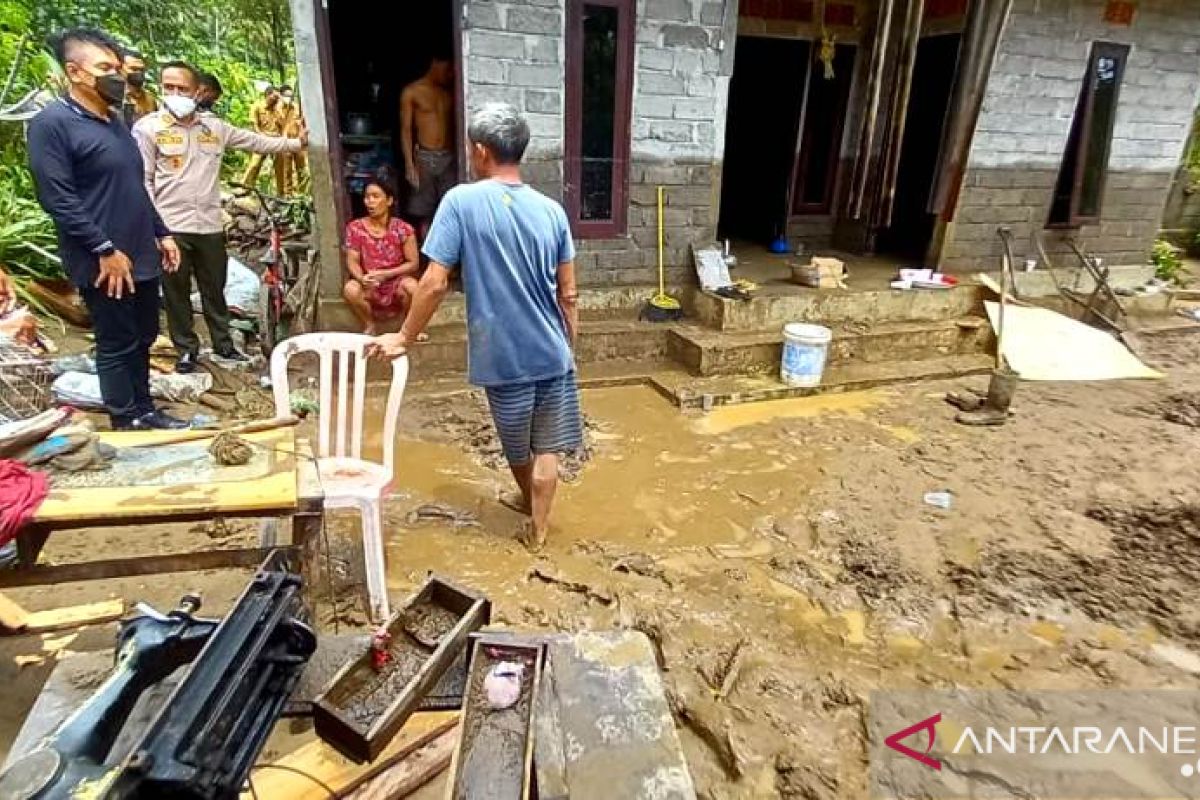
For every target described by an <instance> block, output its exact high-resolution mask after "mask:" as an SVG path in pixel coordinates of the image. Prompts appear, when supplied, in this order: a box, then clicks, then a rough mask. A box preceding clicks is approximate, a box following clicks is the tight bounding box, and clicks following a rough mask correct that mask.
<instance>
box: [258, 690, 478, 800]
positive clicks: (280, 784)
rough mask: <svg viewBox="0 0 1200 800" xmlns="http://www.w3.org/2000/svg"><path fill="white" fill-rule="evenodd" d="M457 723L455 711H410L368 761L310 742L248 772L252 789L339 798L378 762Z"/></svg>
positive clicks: (292, 797) (298, 797)
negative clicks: (415, 712) (331, 795)
mask: <svg viewBox="0 0 1200 800" xmlns="http://www.w3.org/2000/svg"><path fill="white" fill-rule="evenodd" d="M457 724H458V712H457V711H427V712H421V713H418V714H413V715H412V716H411V717H409V719H408V723H407V724H405V726H404V728H403V729H402V730H401V731H400V733H399V734H397V735H396V737H395V738H394V739H392V741H391V743H390V744H388V746H387V748H386V749H385V750H384V751H383V752H382V753H380V754H379V758H377V759H376V760H375V762H374V763H370V764H356V763H354V762H353V761H351V760H350V759H348V758H346V757H345V756H343V755H342V754H340V753H339V752H338V751H337V750H335V749H334V748H333V747H331V746H330V745H327V744H325V742H322V741H320V740H316V741H312V742H309V743H308V744H306V745H303V746H302V747H300V748H299V749H297V750H295V751H293V752H292V753H289V754H288V755H286V756H284V757H283V758H281V759H279V760H278V761H274V762H272V763H270V764H260V765H258V766H257V767H255V769H254V772H252V773H251V777H252V778H253V780H254V791H255V792H257V794H258V796H259V797H264V798H265V797H286V798H288V800H327V798H328V797H329V791H328V790H329V789H332V790H333V791H334V792H335V793H336V794H337V796H339V797H340V796H342V793H343V792H345V791H346V790H347V788H348V787H354V786H357V785H360V784H361V783H362V781H363V780H364V779H365V778H370V777H373V776H375V775H378V774H379V772H380V771H381V769H380V766H379V765H380V764H391V763H394V762H395V761H396V759H397V758H403V757H404V756H405V755H406V754H408V753H412V752H413V751H414V750H416V749H418V748H420V747H424V746H425V745H427V744H429V743H430V742H432V741H433V740H434V739H437V738H438V737H440V736H441V735H442V734H444V733H446V732H447V731H449V730H450V729H451V728H454V727H455V726H456V725H457ZM452 738H454V739H457V737H453V736H452ZM326 787H328V788H326ZM241 798H242V800H251V798H252V795H251V793H250V792H249V791H246V792H243V793H242V795H241Z"/></svg>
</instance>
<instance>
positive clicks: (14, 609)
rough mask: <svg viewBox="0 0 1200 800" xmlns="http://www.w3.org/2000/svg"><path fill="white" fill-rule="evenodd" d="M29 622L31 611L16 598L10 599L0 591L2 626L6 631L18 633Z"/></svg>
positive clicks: (0, 622)
mask: <svg viewBox="0 0 1200 800" xmlns="http://www.w3.org/2000/svg"><path fill="white" fill-rule="evenodd" d="M28 622H29V612H28V611H26V610H25V609H24V608H22V607H21V605H20V604H19V603H17V602H16V601H15V600H10V599H8V597H7V596H5V595H4V594H3V593H0V628H3V629H4V630H5V631H6V632H11V633H16V632H17V631H20V630H22V629H23V628H24V627H25V625H26V624H27V623H28Z"/></svg>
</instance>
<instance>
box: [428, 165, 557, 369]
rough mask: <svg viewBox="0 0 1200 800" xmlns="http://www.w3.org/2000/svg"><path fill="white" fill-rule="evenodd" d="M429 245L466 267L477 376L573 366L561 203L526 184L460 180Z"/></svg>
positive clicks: (434, 253)
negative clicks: (561, 287) (562, 302)
mask: <svg viewBox="0 0 1200 800" xmlns="http://www.w3.org/2000/svg"><path fill="white" fill-rule="evenodd" d="M423 252H424V253H425V255H426V256H427V257H428V258H430V259H431V260H433V261H436V262H438V263H439V264H443V265H445V266H447V267H459V268H460V272H461V274H462V281H463V292H464V293H465V294H466V300H467V344H468V350H467V365H468V374H469V380H470V381H471V383H473V384H475V385H476V386H504V385H507V384H513V383H532V382H534V381H541V380H546V379H548V378H557V377H560V376H562V375H565V374H567V373H568V372H570V371H571V370H572V369H574V360H573V358H572V356H571V347H570V344H569V343H568V341H567V326H566V322H565V320H564V319H563V315H562V310H561V309H560V308H559V305H558V265H559V264H562V263H564V262H567V261H572V260H574V258H575V243H574V242H573V241H572V240H571V228H570V226H569V225H568V224H567V215H566V213H565V212H564V211H563V210H562V206H560V205H559V204H558V203H556V202H554V201H553V200H551V199H550V198H549V197H546V196H545V195H544V194H541V193H540V192H538V191H537V190H536V189H533V188H531V187H529V186H526V185H524V184H515V185H514V184H506V183H501V182H500V181H496V180H484V181H479V182H477V183H469V184H463V185H461V186H456V187H454V188H453V189H451V190H450V191H449V192H447V193H446V196H445V197H444V198H443V199H442V202H441V205H440V206H439V207H438V210H437V214H436V215H434V218H433V224H432V225H431V226H430V229H429V236H428V238H427V239H426V240H425V247H424V248H423Z"/></svg>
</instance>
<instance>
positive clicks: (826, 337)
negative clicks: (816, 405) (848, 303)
mask: <svg viewBox="0 0 1200 800" xmlns="http://www.w3.org/2000/svg"><path fill="white" fill-rule="evenodd" d="M832 340H833V331H831V330H829V328H826V327H824V326H823V325H808V324H806V323H803V322H792V323H789V324H787V325H784V326H783V362H782V363H781V364H780V367H779V378H780V380H782V381H783V382H784V383H786V384H787V385H788V386H820V385H821V376H822V375H823V374H824V372H825V359H826V358H827V357H828V355H829V343H830V341H832Z"/></svg>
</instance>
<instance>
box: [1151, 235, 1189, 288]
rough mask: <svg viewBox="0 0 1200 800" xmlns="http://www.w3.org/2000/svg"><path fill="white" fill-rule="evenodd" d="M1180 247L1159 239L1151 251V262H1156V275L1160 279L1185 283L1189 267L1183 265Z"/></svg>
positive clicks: (1180, 283)
mask: <svg viewBox="0 0 1200 800" xmlns="http://www.w3.org/2000/svg"><path fill="white" fill-rule="evenodd" d="M1181 252H1182V251H1181V250H1180V248H1178V247H1176V246H1175V245H1173V244H1171V243H1170V242H1168V241H1166V240H1165V239H1159V240H1158V241H1156V242H1155V243H1154V248H1153V249H1152V250H1151V251H1150V263H1152V264H1154V276H1155V277H1156V278H1158V279H1159V280H1164V281H1170V282H1171V283H1174V284H1178V285H1183V283H1184V281H1185V280H1186V279H1187V274H1188V272H1187V269H1186V268H1185V267H1184V265H1183V257H1182V256H1181Z"/></svg>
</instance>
